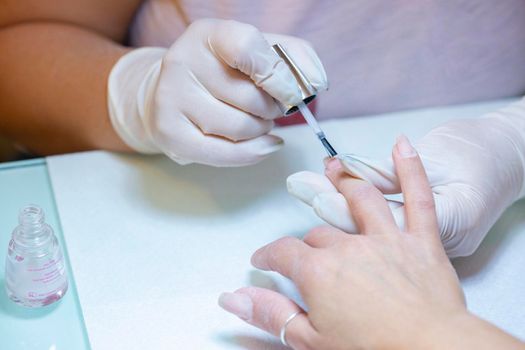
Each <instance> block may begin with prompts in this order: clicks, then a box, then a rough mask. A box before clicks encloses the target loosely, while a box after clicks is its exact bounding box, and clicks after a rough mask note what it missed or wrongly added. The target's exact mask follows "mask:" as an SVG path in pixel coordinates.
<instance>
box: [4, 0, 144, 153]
mask: <svg viewBox="0 0 525 350" xmlns="http://www.w3.org/2000/svg"><path fill="white" fill-rule="evenodd" d="M138 4H139V1H127V0H126V1H104V0H74V1H71V0H55V1H38V0H28V1H17V0H5V1H2V2H1V3H0V52H1V53H2V54H1V55H0V133H1V134H2V135H3V136H5V137H7V138H9V139H11V140H13V141H16V142H18V143H20V144H21V145H23V146H25V147H26V148H27V149H29V150H30V151H32V152H36V153H39V154H52V153H60V152H70V151H78V150H86V149H93V148H105V149H111V150H126V149H128V147H127V146H126V145H125V144H124V143H123V142H122V141H121V139H120V138H119V137H118V136H117V134H116V133H115V131H114V130H113V128H112V127H111V123H110V120H109V118H108V111H107V103H106V89H107V88H106V86H107V77H108V74H109V72H110V70H111V68H112V66H113V65H114V64H115V62H116V61H117V60H118V59H119V57H121V56H122V55H123V54H124V53H125V52H126V51H127V50H128V49H126V48H125V47H124V46H122V44H121V43H122V42H123V40H124V37H125V35H126V32H127V28H128V26H129V24H130V22H131V20H132V17H133V15H134V13H135V11H136V8H137V6H138Z"/></svg>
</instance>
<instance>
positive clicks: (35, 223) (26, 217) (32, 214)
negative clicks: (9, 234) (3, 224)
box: [13, 205, 53, 249]
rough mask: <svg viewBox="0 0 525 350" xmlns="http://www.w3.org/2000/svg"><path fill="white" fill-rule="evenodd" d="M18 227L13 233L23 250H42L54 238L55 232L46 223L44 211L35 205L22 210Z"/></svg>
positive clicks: (14, 238)
mask: <svg viewBox="0 0 525 350" xmlns="http://www.w3.org/2000/svg"><path fill="white" fill-rule="evenodd" d="M18 223H19V225H18V227H17V228H16V229H15V230H14V231H13V240H14V241H15V243H16V244H17V245H18V246H19V247H21V248H23V249H32V248H42V247H43V246H45V245H47V244H49V243H50V242H51V241H52V238H53V231H52V230H51V228H50V227H49V225H47V224H46V222H45V216H44V211H43V210H42V209H41V208H40V207H38V206H34V205H29V206H27V207H25V208H22V210H20V214H19V215H18Z"/></svg>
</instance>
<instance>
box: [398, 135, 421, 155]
mask: <svg viewBox="0 0 525 350" xmlns="http://www.w3.org/2000/svg"><path fill="white" fill-rule="evenodd" d="M396 146H397V150H398V152H399V155H400V156H401V157H403V158H411V157H415V156H416V155H417V153H416V150H415V149H414V147H412V145H411V144H410V141H408V138H407V137H406V136H405V135H403V134H401V135H399V136H398V137H397V144H396Z"/></svg>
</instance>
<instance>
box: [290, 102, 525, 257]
mask: <svg viewBox="0 0 525 350" xmlns="http://www.w3.org/2000/svg"><path fill="white" fill-rule="evenodd" d="M415 147H416V149H417V150H418V153H419V154H420V156H421V158H422V160H423V163H424V165H425V168H426V171H427V174H428V178H429V181H430V185H431V186H432V190H433V192H434V197H435V198H434V199H435V205H436V212H437V216H438V221H439V226H440V232H441V240H442V242H443V245H444V247H445V250H446V251H447V254H448V256H449V257H458V256H466V255H470V254H472V253H473V252H474V251H475V250H476V248H477V247H478V246H479V244H480V243H481V241H482V240H483V238H484V237H485V235H486V234H487V232H488V231H489V229H490V228H491V227H492V225H493V224H494V223H495V222H496V220H497V219H498V218H499V217H500V215H501V214H502V212H503V211H504V210H505V209H506V208H507V207H508V206H510V205H511V204H512V203H513V202H514V201H516V200H517V199H519V198H521V197H523V196H524V195H525V99H522V100H521V101H519V102H517V103H515V104H513V105H511V106H509V107H507V108H505V109H503V110H501V111H498V112H495V113H491V114H488V115H486V116H484V117H482V118H479V119H469V120H458V121H453V122H449V123H446V124H444V125H442V126H439V127H437V128H435V129H433V130H432V131H430V132H429V133H428V134H427V135H426V136H424V137H423V138H422V139H421V140H420V141H419V142H417V143H416V145H415ZM339 158H340V160H341V162H342V164H343V167H344V168H345V170H346V171H347V172H348V173H349V174H350V175H352V176H355V177H359V178H362V179H365V180H367V181H369V182H371V183H372V184H373V185H375V186H376V187H377V188H379V189H380V190H381V191H382V192H383V193H385V194H394V193H399V192H400V187H399V183H398V179H397V176H396V173H395V170H394V167H393V163H392V159H391V158H390V157H389V158H388V159H386V160H383V161H378V160H372V159H367V158H365V157H361V156H356V155H341V156H339ZM287 183H288V191H289V192H290V193H291V194H293V195H294V196H296V197H297V198H299V199H301V200H302V201H304V202H305V203H307V204H309V205H311V206H313V208H314V209H315V212H316V213H317V215H319V216H320V217H321V218H322V219H324V220H325V221H327V222H328V223H329V224H332V225H334V226H336V227H338V228H340V229H342V230H344V231H346V232H349V233H357V230H356V226H355V224H354V222H353V219H352V216H351V213H350V211H349V209H348V205H347V203H346V201H345V200H344V198H343V196H342V195H341V194H339V193H337V191H336V189H335V188H334V186H333V185H332V184H331V183H330V181H329V180H328V179H327V178H326V177H325V176H324V175H319V174H315V173H311V172H300V173H296V174H293V175H291V176H290V177H289V178H288V181H287ZM389 204H390V208H391V209H392V212H393V214H394V217H395V219H396V222H397V223H398V225H399V226H400V227H404V219H405V218H404V215H403V208H402V203H398V202H394V201H390V203H389Z"/></svg>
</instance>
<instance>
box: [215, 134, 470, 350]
mask: <svg viewBox="0 0 525 350" xmlns="http://www.w3.org/2000/svg"><path fill="white" fill-rule="evenodd" d="M393 159H394V163H395V168H396V171H397V175H398V177H399V181H400V185H401V188H402V191H403V195H404V200H405V215H406V223H407V225H406V230H405V231H400V229H399V228H398V227H397V225H396V223H395V221H394V218H393V217H392V212H391V210H390V208H389V207H388V205H387V203H386V201H385V199H384V197H383V195H382V194H381V192H379V190H377V189H376V188H375V187H373V186H372V185H370V184H369V183H368V182H366V181H363V180H359V179H355V178H352V177H350V176H348V175H346V174H345V173H344V172H343V171H342V170H341V169H340V164H339V161H338V160H337V159H332V160H330V161H329V162H328V163H327V170H326V174H327V176H328V177H329V178H330V180H331V181H332V182H333V183H334V185H335V186H336V187H337V188H338V190H339V191H340V192H341V193H342V194H343V195H344V196H345V198H346V200H347V201H348V204H349V206H350V209H351V212H352V214H353V216H354V219H355V221H356V224H357V226H358V228H359V231H360V233H361V235H350V234H346V233H344V232H343V231H340V230H338V229H335V228H332V227H320V228H316V229H314V230H312V231H311V232H310V233H308V234H307V235H306V237H305V238H304V240H299V239H296V238H291V237H285V238H282V239H279V240H277V241H275V242H273V243H271V244H269V245H267V246H265V247H263V248H261V249H259V250H258V251H256V252H255V254H254V255H253V257H252V263H253V265H254V266H255V267H257V268H259V269H262V270H270V271H276V272H278V273H280V274H282V275H284V276H286V277H288V278H290V279H291V280H292V281H293V282H294V283H295V284H296V285H297V287H298V289H299V291H300V293H301V296H302V298H303V300H304V302H305V304H306V305H307V308H308V310H305V311H303V310H301V308H300V307H299V306H298V305H297V304H295V303H294V302H293V301H292V300H290V299H288V298H287V297H285V296H283V295H281V294H279V293H277V292H274V291H271V290H267V289H262V288H255V287H247V288H241V289H239V290H237V291H236V292H235V293H224V294H223V295H221V297H220V300H219V303H220V305H221V306H222V307H223V308H224V309H226V310H227V311H229V312H232V313H234V314H236V315H237V316H239V317H240V318H241V319H243V320H244V321H246V322H248V323H250V324H252V325H254V326H256V327H258V328H261V329H263V330H265V331H267V332H269V333H272V334H274V335H276V336H281V340H282V339H283V338H285V342H287V343H288V344H289V345H290V346H291V347H293V348H295V349H384V348H389V349H398V348H405V349H406V348H414V349H416V348H418V349H420V348H431V347H432V346H434V345H435V344H428V343H427V341H428V339H429V338H428V337H426V335H428V334H429V333H431V332H436V334H437V335H438V338H439V337H441V336H440V335H439V334H441V333H440V332H442V331H443V327H444V325H448V324H450V323H453V322H452V320H454V322H455V323H461V322H462V321H458V320H464V319H465V318H468V316H467V315H468V313H467V311H466V308H465V300H464V297H463V293H462V290H461V287H460V285H459V283H458V278H457V276H456V273H455V271H454V269H453V268H452V265H451V264H450V262H449V260H448V258H447V256H446V255H445V252H444V250H443V246H442V245H441V242H440V238H439V232H438V227H437V221H436V220H437V219H436V214H435V210H434V200H433V196H432V191H431V189H430V186H429V184H428V180H427V177H426V174H425V170H424V169H423V166H422V164H421V161H420V159H419V156H418V155H417V153H416V151H415V150H414V148H412V146H411V145H410V144H409V143H408V140H407V139H406V138H405V137H401V138H399V140H398V143H397V145H396V146H395V147H394V149H393ZM298 311H299V312H300V313H299V314H298V315H297V316H295V317H293V318H291V319H289V317H290V316H291V315H293V314H294V313H296V312H298ZM287 320H289V322H287ZM283 327H284V328H285V334H282V329H283Z"/></svg>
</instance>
